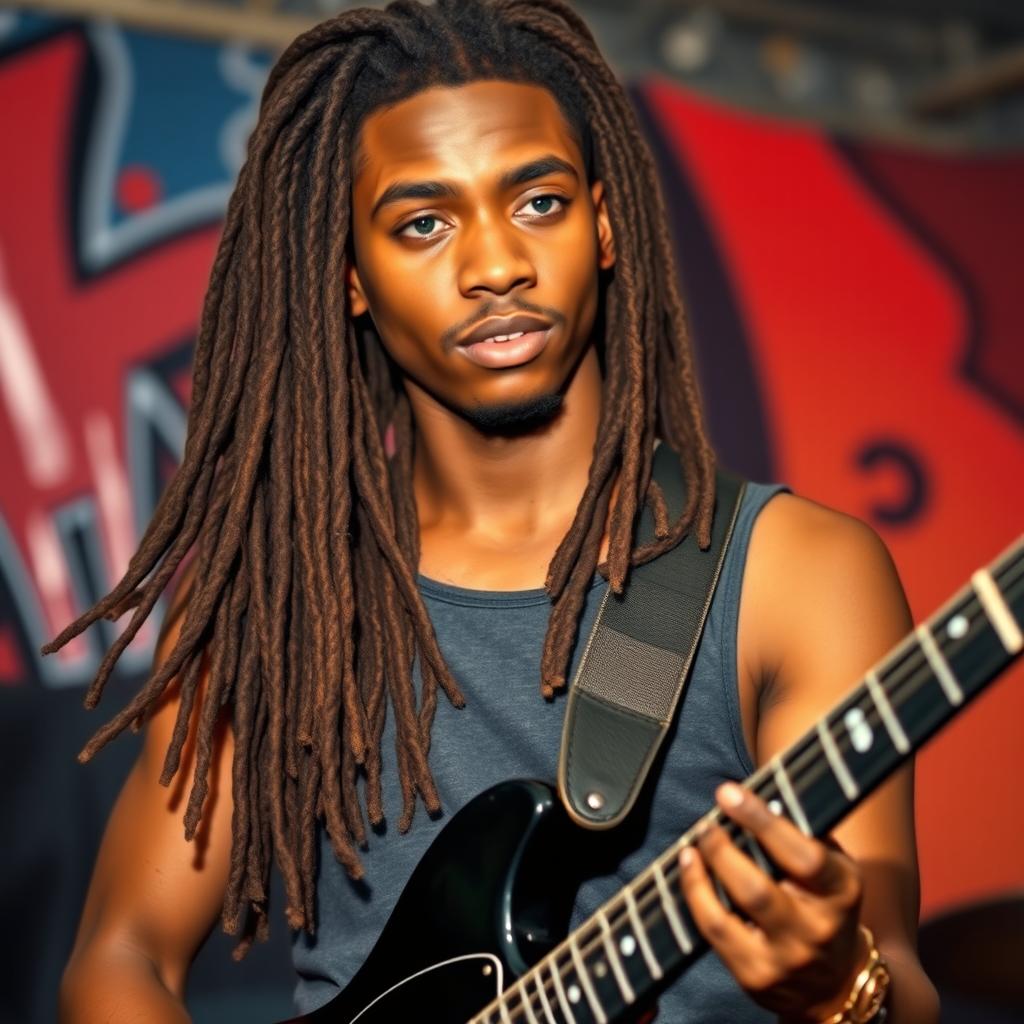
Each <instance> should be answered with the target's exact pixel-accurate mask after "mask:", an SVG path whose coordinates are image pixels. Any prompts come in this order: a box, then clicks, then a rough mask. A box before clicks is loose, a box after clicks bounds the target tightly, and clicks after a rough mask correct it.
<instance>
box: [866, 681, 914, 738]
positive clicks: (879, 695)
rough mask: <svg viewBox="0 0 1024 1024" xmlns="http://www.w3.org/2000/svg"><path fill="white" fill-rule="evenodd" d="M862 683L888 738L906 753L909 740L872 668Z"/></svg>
mask: <svg viewBox="0 0 1024 1024" xmlns="http://www.w3.org/2000/svg"><path fill="white" fill-rule="evenodd" d="M864 683H865V686H866V688H867V692H868V693H869V694H870V696H871V699H872V700H873V701H874V705H875V708H876V709H877V710H878V715H879V717H880V718H881V719H882V722H883V723H884V725H885V728H886V730H887V732H888V733H889V738H890V739H891V740H892V742H893V746H894V747H895V748H896V749H897V750H898V751H899V752H900V753H901V754H906V753H908V752H909V751H910V740H909V739H907V734H906V733H905V732H904V731H903V726H902V725H901V724H900V720H899V719H898V718H897V717H896V713H895V711H893V708H892V705H891V704H890V703H889V698H888V697H887V696H886V695H885V690H884V689H883V687H882V684H881V683H879V681H878V676H877V675H876V674H875V670H874V669H871V670H870V671H869V672H868V674H867V675H866V676H865V677H864Z"/></svg>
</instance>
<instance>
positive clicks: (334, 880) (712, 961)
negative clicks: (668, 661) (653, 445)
mask: <svg viewBox="0 0 1024 1024" xmlns="http://www.w3.org/2000/svg"><path fill="white" fill-rule="evenodd" d="M785 489H786V488H785V487H784V486H783V485H781V484H755V483H751V484H749V485H748V487H747V490H746V493H745V495H744V498H743V501H742V503H741V505H740V510H739V514H738V517H737V521H736V527H735V531H734V533H733V538H732V542H731V544H730V546H729V550H728V551H727V552H726V557H725V563H724V565H723V567H722V573H721V576H720V578H719V583H718V587H717V589H716V591H715V596H714V598H713V600H712V603H711V608H710V611H709V613H708V618H707V622H706V624H705V627H704V632H703V635H702V637H701V641H700V646H699V647H698V649H697V655H696V657H695V659H694V663H693V669H692V675H691V677H690V682H689V685H688V687H687V690H686V693H685V696H684V699H683V702H682V704H681V707H680V711H679V713H678V715H677V721H676V723H675V725H674V727H673V730H672V731H671V732H670V733H669V735H668V737H667V738H666V741H665V745H666V750H665V756H664V759H663V762H662V768H661V772H660V775H659V776H658V777H657V780H656V784H655V785H654V787H653V796H652V798H651V805H650V808H651V809H650V815H649V817H645V818H644V820H643V821H642V822H641V824H640V826H639V828H640V831H639V834H638V835H637V836H636V842H629V843H627V844H626V847H627V848H628V849H631V852H629V853H628V854H627V855H626V856H625V859H623V860H622V861H621V863H620V864H619V866H618V868H617V869H616V870H614V871H611V872H610V873H608V874H604V875H598V876H597V877H594V878H589V879H587V880H586V881H585V882H584V883H583V885H582V887H581V888H580V891H579V894H578V896H577V900H576V905H575V907H574V911H573V927H576V926H577V925H578V924H580V923H581V922H582V921H583V920H585V918H586V917H588V916H589V915H590V914H592V913H593V912H594V911H595V910H596V909H597V908H598V907H599V906H600V905H601V904H602V903H604V902H605V901H606V900H607V899H609V898H610V897H611V896H612V895H613V894H614V893H615V892H617V891H618V890H619V889H620V888H621V887H622V886H623V885H625V884H626V882H628V881H629V880H630V879H631V878H633V877H634V876H635V875H636V874H638V873H639V872H640V871H641V870H642V869H643V868H644V867H646V866H647V864H648V863H649V862H650V861H651V860H653V858H654V857H655V856H656V855H657V854H659V853H661V852H662V851H663V850H664V849H665V848H666V847H668V846H669V845H670V844H671V843H672V842H673V841H674V840H676V839H677V838H678V837H679V835H681V834H682V833H683V832H684V831H685V830H686V828H687V826H689V825H690V824H691V823H692V822H693V821H695V820H696V819H697V818H698V817H700V815H701V814H703V813H704V812H705V811H706V810H707V809H708V808H709V807H710V806H711V804H712V803H713V801H714V791H715V787H716V786H718V784H719V783H721V782H723V781H725V780H726V779H741V778H745V777H746V776H747V775H749V774H751V773H752V772H753V771H754V767H755V766H754V764H753V761H752V759H751V755H750V752H749V751H748V749H747V745H746V740H745V738H744V735H743V726H742V721H741V718H740V708H739V693H738V685H737V679H736V625H737V619H738V612H739V598H740V585H741V583H742V578H743V567H744V564H745V562H746V555H747V545H748V542H749V539H750V532H751V528H752V527H753V524H754V520H755V518H756V516H757V514H758V513H759V512H760V510H761V509H762V508H763V507H764V505H765V504H766V502H767V501H768V500H769V499H770V498H771V497H772V496H773V495H775V494H777V493H778V492H779V491H781V490H785ZM419 585H420V590H421V593H422V594H423V597H424V600H425V601H426V605H427V610H428V611H429V613H430V617H431V619H432V621H433V623H434V629H435V630H436V633H437V639H438V642H439V643H440V646H441V651H442V652H443V654H444V656H445V658H446V659H447V662H448V665H449V666H450V667H451V670H452V672H453V673H454V675H455V678H456V679H457V680H458V684H459V687H460V688H461V689H462V692H463V694H464V695H465V697H466V707H465V708H463V709H462V710H456V709H454V708H453V707H451V705H450V704H449V703H448V702H447V700H446V699H445V697H444V695H443V694H441V695H440V696H439V698H438V702H437V715H436V718H435V720H434V727H433V732H432V741H431V749H430V765H431V768H432V770H433V774H434V779H435V781H436V783H437V789H438V793H439V795H440V798H441V806H442V808H443V809H444V812H445V813H444V814H442V815H441V817H440V818H438V819H437V820H434V821H432V820H431V819H430V817H429V816H428V815H427V814H426V812H425V811H424V810H423V807H422V805H420V806H419V807H418V808H417V812H416V817H415V819H414V821H413V824H412V828H411V829H410V830H409V832H408V833H406V834H405V835H400V834H399V833H398V830H397V828H396V827H395V825H394V824H393V823H394V822H395V820H396V818H397V815H398V813H399V811H400V809H401V806H402V801H401V793H400V790H399V788H398V777H397V769H396V768H395V767H394V765H393V764H392V763H391V762H390V761H389V755H391V752H392V751H393V750H394V742H395V737H394V727H393V721H392V718H391V716H389V718H388V722H387V726H386V728H385V733H384V737H383V741H382V744H383V745H382V748H381V749H382V751H383V752H384V767H383V780H382V781H383V788H384V794H383V795H384V809H385V813H386V814H388V816H389V821H390V823H391V824H390V825H389V827H388V828H387V829H386V831H385V833H384V834H383V835H378V834H376V833H374V832H372V831H371V832H370V833H369V849H368V850H366V851H364V852H363V853H362V859H363V865H364V867H365V869H366V875H365V883H366V884H365V886H363V885H362V884H361V883H360V885H359V886H357V885H355V884H353V883H351V882H350V881H349V879H348V878H347V876H346V874H345V871H344V869H343V868H342V867H341V865H340V864H338V862H337V861H336V860H335V858H334V854H333V852H332V850H331V847H330V843H329V840H328V838H327V837H326V835H324V834H321V842H320V858H319V869H318V872H319V873H318V879H317V933H316V935H315V936H314V937H313V938H310V937H309V936H308V935H307V934H306V933H305V932H294V933H293V935H292V959H293V963H294V965H295V969H296V971H297V972H298V976H299V981H298V984H297V987H296V990H295V1005H296V1009H297V1011H298V1012H299V1013H308V1012H309V1011H310V1010H313V1009H316V1008H317V1007H319V1006H322V1005H323V1004H324V1003H327V1002H328V1001H330V999H332V998H333V997H334V996H335V995H337V993H338V992H339V991H340V990H341V989H342V988H344V987H345V985H346V984H347V982H348V981H349V979H350V978H351V977H352V976H353V975H354V974H355V972H356V971H357V970H358V968H359V966H360V965H361V964H362V962H363V960H364V959H365V958H366V957H367V955H368V954H369V952H370V950H371V949H372V948H373V945H374V943H375V942H376V940H377V937H378V936H379V934H380V932H381V930H382V929H383V927H384V924H385V923H386V921H387V919H388V916H389V915H390V913H391V911H392V909H393V908H394V906H395V903H396V902H397V900H398V897H399V895H400V894H401V892H402V889H403V887H404V886H405V883H406V882H407V881H408V879H409V876H410V875H411V874H412V871H413V869H414V867H415V866H416V864H417V862H418V861H419V859H420V857H421V856H422V854H423V852H424V851H425V850H426V848H427V846H428V845H429V844H430V842H431V840H432V839H433V838H434V837H435V836H436V835H437V834H438V832H440V831H441V829H442V828H443V827H444V825H445V823H446V822H447V821H448V820H449V818H450V816H451V815H452V814H453V813H454V812H455V811H457V810H458V809H459V808H460V807H462V806H463V804H465V803H466V802H468V801H469V800H470V799H471V798H472V797H474V796H476V795H477V794H478V793H480V792H482V791H483V790H485V789H488V788H489V787H490V786H493V785H495V784H496V783H498V782H502V781H503V780H505V779H509V778H539V779H547V780H549V781H551V782H554V780H555V777H556V766H557V762H558V750H559V743H560V741H561V733H562V717H563V715H564V713H565V699H564V697H559V698H557V699H556V700H555V701H553V702H551V703H549V702H547V701H545V700H544V699H543V698H542V697H541V695H540V687H539V669H540V655H541V645H542V643H543V640H544V634H545V632H546V629H547V622H548V613H549V610H550V603H549V601H548V598H547V595H546V594H545V592H544V591H543V590H519V591H506V592H492V591H482V590H467V589H463V588H462V587H453V586H449V585H447V584H442V583H438V582H436V581H434V580H429V579H426V578H425V577H420V580H419ZM606 585H607V584H606V583H605V581H604V580H603V579H601V578H600V577H597V578H596V579H595V580H594V583H593V584H592V586H591V589H590V592H589V594H588V597H587V602H586V606H585V610H584V614H583V618H582V621H581V625H580V633H579V642H578V643H577V645H576V652H575V656H574V665H573V671H575V663H576V661H577V660H578V659H579V657H580V655H581V654H582V650H583V647H584V646H585V640H586V637H587V636H588V635H589V633H590V629H591V627H592V625H593V623H594V618H595V616H596V614H597V609H598V606H599V604H600V601H601V597H602V595H603V592H604V588H605V587H606ZM570 678H571V676H570ZM634 817H638V816H636V815H631V819H632V818H634ZM621 827H622V828H623V829H627V828H629V827H630V822H629V821H627V822H626V823H625V824H624V825H623V826H621ZM634 847H635V848H634ZM658 1019H659V1022H662V1021H663V1022H666V1024H677V1022H682V1021H695V1022H696V1021H699V1022H701V1024H746V1022H750V1024H761V1022H765V1024H767V1022H769V1021H772V1020H774V1019H775V1018H774V1016H773V1015H772V1014H769V1013H767V1012H766V1011H764V1010H762V1009H760V1008H759V1007H758V1006H756V1005H755V1004H754V1003H753V1002H752V1001H751V1000H750V999H749V998H748V997H747V996H746V995H745V993H744V992H743V991H742V990H741V989H740V988H739V986H738V985H737V983H736V982H735V981H734V980H733V978H732V975H731V974H729V972H728V971H727V970H726V968H725V967H724V966H723V964H722V963H721V961H720V960H719V959H718V958H717V956H715V954H714V953H713V952H711V953H707V954H706V955H705V956H703V957H701V958H700V959H699V960H697V961H696V963H695V964H694V965H693V966H692V967H691V968H690V969H689V970H688V971H687V972H686V973H685V974H684V975H683V976H682V977H681V978H680V979H679V980H678V981H677V982H676V983H675V985H673V986H672V987H671V988H670V989H669V990H668V991H667V992H666V993H665V994H664V995H663V996H662V998H661V1001H660V1010H659V1016H658Z"/></svg>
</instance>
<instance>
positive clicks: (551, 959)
mask: <svg viewBox="0 0 1024 1024" xmlns="http://www.w3.org/2000/svg"><path fill="white" fill-rule="evenodd" d="M1019 567H1020V568H1021V571H1020V572H1017V571H1012V572H1007V569H1006V567H1004V570H1003V573H1001V575H1007V576H1008V577H1009V578H1008V579H1007V580H1006V584H1008V585H1002V586H1001V589H1002V590H1003V593H1004V594H1005V595H1007V596H1008V597H1010V591H1011V590H1013V589H1014V585H1015V584H1016V583H1017V582H1019V581H1020V579H1021V577H1022V576H1024V558H1022V559H1021V561H1020V563H1019ZM1009 568H1010V569H1011V570H1016V569H1018V563H1015V564H1013V565H1012V566H1010V567H1009ZM965 590H967V591H968V592H967V596H966V597H964V598H961V599H960V601H959V602H957V599H956V598H954V601H953V603H952V606H951V608H950V609H949V611H948V617H949V618H951V617H952V616H953V615H954V614H957V613H958V612H959V613H960V614H964V613H965V612H968V610H970V621H972V622H974V623H979V622H980V623H981V626H980V629H974V630H969V632H968V633H967V634H965V635H964V636H962V637H959V638H957V640H959V641H962V642H961V643H959V644H958V645H957V646H960V647H962V646H966V645H967V643H968V642H969V641H970V640H971V639H972V638H975V637H977V635H978V633H979V632H981V631H983V630H984V629H985V628H990V627H989V623H988V620H987V617H986V616H985V614H984V609H983V607H982V606H981V604H980V602H978V600H977V595H976V594H975V593H974V591H973V589H972V588H971V589H968V588H965ZM1016 596H1017V594H1016V593H1014V594H1013V596H1012V597H1010V600H1011V601H1013V600H1015V599H1016ZM977 613H982V614H977ZM942 614H944V612H942V611H940V612H938V613H936V615H934V616H932V618H933V619H934V618H937V617H939V616H940V615H942ZM947 621H948V619H947ZM912 636H913V634H909V635H908V638H907V639H909V638H911V637H912ZM904 642H907V641H906V640H905V641H904ZM951 646H952V645H951ZM899 653H901V654H904V655H907V656H908V657H904V659H903V661H901V662H898V663H897V665H896V666H893V670H895V669H896V668H900V669H904V670H906V669H907V666H908V662H909V661H910V660H911V659H912V658H913V656H914V655H915V654H920V653H921V651H920V648H919V647H918V646H917V645H913V646H908V648H907V649H906V650H905V651H900V652H899ZM921 668H925V669H926V672H925V674H924V676H923V677H922V675H921V674H920V672H919V671H918V670H920V669H921ZM930 681H932V682H933V681H934V673H933V672H932V670H931V666H930V663H929V662H928V660H927V658H926V657H924V658H922V660H921V661H918V662H917V663H915V664H913V665H911V666H910V667H909V671H905V674H904V675H903V677H902V678H898V679H892V678H887V679H886V681H885V682H886V686H887V687H891V689H890V695H891V696H892V697H893V698H894V700H895V701H896V703H897V704H899V703H901V702H903V701H905V700H906V699H908V697H909V695H910V694H912V693H913V692H916V691H917V690H919V689H920V687H921V685H923V684H924V683H927V682H930ZM907 683H911V684H913V685H911V686H910V687H909V690H908V687H907V685H906V684H907ZM858 689H860V688H858ZM897 691H903V692H902V695H898V693H897ZM873 704H874V702H873V701H872V702H871V705H872V706H873ZM876 724H877V725H879V726H880V725H882V724H883V723H882V722H881V720H880V717H879V719H878V720H877V722H876ZM803 739H805V740H807V739H809V740H810V741H811V742H810V743H809V744H808V748H811V747H813V746H814V745H815V743H814V741H813V733H810V734H805V737H803ZM800 743H801V741H800V740H798V741H797V744H796V745H799V744H800ZM790 749H793V748H790ZM806 753H807V751H806V750H801V751H800V755H802V756H803V757H804V760H806ZM907 756H908V757H909V756H911V755H909V754H908V755H907ZM795 759H796V755H795V756H794V760H795ZM823 761H824V759H823V758H822V757H821V755H820V754H814V755H812V763H811V765H810V769H811V771H810V772H809V771H808V770H807V769H804V770H802V772H801V773H800V775H796V774H794V775H792V776H791V778H792V779H793V781H794V783H795V785H796V786H797V787H798V788H802V787H803V785H804V783H805V780H806V779H807V777H808V775H809V774H813V775H814V777H815V778H818V777H820V776H821V775H822V774H824V773H825V772H831V769H830V768H829V767H828V766H827V765H823V764H822V762H823ZM770 767H771V766H770V765H766V766H762V768H761V769H759V770H758V771H757V772H755V773H754V774H753V775H752V776H751V777H750V779H748V780H747V785H748V786H749V787H750V788H754V780H755V779H756V778H757V777H758V776H759V775H764V776H765V777H766V778H767V776H768V775H770V774H771V771H770ZM765 769H768V771H766V770H765ZM816 769H820V770H816ZM769 781H771V780H769ZM756 785H760V781H759V782H758V783H756ZM776 795H778V794H776ZM721 817H722V814H721V811H720V809H719V808H717V807H714V808H712V809H711V810H710V811H709V812H708V813H707V814H705V815H704V816H703V818H701V819H700V820H699V821H698V822H697V824H696V825H694V826H693V827H692V828H691V829H690V830H688V832H687V833H686V834H685V835H684V836H683V837H682V838H681V839H680V840H678V841H677V843H676V844H674V847H675V848H676V849H675V850H673V847H670V848H669V850H668V851H667V852H665V853H663V854H661V855H660V856H659V857H656V858H654V860H653V861H652V862H651V864H650V865H648V867H647V868H645V869H644V870H643V871H641V872H640V874H638V875H637V876H636V878H634V879H633V881H632V882H630V883H629V887H630V888H631V889H633V890H634V892H636V891H637V888H638V885H640V884H641V883H642V884H643V885H645V886H647V888H645V889H644V891H643V892H642V893H640V894H639V896H638V899H637V904H638V906H637V909H638V912H639V914H640V919H641V925H642V926H643V927H644V929H645V930H648V929H647V920H648V917H647V915H646V912H647V911H648V910H651V909H653V910H654V914H653V915H651V918H650V919H651V920H653V921H654V922H655V923H658V921H659V920H660V917H659V914H658V911H659V910H660V909H663V908H662V900H661V895H660V893H659V892H658V891H657V886H656V883H655V882H654V880H653V874H654V867H655V865H656V864H658V863H659V862H662V861H668V862H669V863H668V865H667V867H666V866H664V865H662V869H661V870H662V872H663V874H664V875H665V878H666V881H667V882H673V883H674V882H675V881H676V879H677V877H678V850H680V849H682V847H683V846H684V845H688V844H689V843H692V839H691V838H690V837H691V836H693V835H694V833H696V832H697V831H698V830H699V828H701V827H703V826H705V825H706V823H707V822H708V820H709V819H712V820H714V819H719V820H720V819H721ZM724 824H725V825H726V826H728V825H729V824H730V822H729V821H728V820H726V821H725V823H724ZM646 876H651V877H649V878H648V877H646ZM648 897H650V898H648ZM621 901H622V897H621V895H619V894H617V895H616V896H614V897H612V899H611V900H609V901H608V902H607V903H606V904H605V905H604V906H603V907H602V908H600V909H601V910H605V908H607V907H611V906H612V905H613V904H616V903H619V902H621ZM594 917H596V912H595V914H594V915H592V916H591V917H590V918H589V919H588V921H587V922H585V923H584V924H583V925H581V926H580V927H579V928H578V929H576V930H575V931H574V932H573V933H572V934H573V935H575V936H578V937H579V940H583V941H585V944H584V945H582V946H581V945H580V944H579V940H578V941H577V949H578V950H579V952H580V955H581V957H583V959H584V960H586V958H587V957H588V956H589V955H590V954H591V953H592V952H594V951H595V950H597V949H599V948H600V947H601V946H602V945H603V943H602V940H601V937H600V928H599V926H595V925H592V924H591V922H592V921H593V920H594ZM606 919H607V920H608V922H609V925H610V926H611V928H612V930H613V931H614V930H615V929H616V927H617V926H618V925H619V924H621V923H624V922H625V921H626V920H628V912H626V911H625V909H624V908H623V907H617V908H616V909H615V910H614V911H613V912H612V913H610V914H609V913H607V911H606ZM588 925H590V927H589V929H588ZM595 929H596V933H595ZM585 930H589V931H590V932H591V934H590V935H589V937H588V936H586V935H585ZM567 942H568V939H567V940H566V942H564V943H562V944H561V945H560V946H559V947H557V948H556V949H554V950H552V951H551V952H550V953H549V954H547V955H546V956H545V957H543V958H542V959H541V961H539V962H538V964H536V965H534V967H532V968H531V969H530V971H528V972H526V973H525V974H524V975H523V977H522V979H520V980H521V981H522V982H524V983H525V982H526V981H527V980H529V979H530V977H531V975H533V974H534V973H535V972H540V969H541V968H542V967H543V966H544V964H546V963H547V964H549V967H550V966H553V967H554V968H557V969H558V971H559V973H560V974H564V968H566V967H569V966H573V964H572V957H571V955H570V956H569V957H568V958H567V959H566V960H565V961H563V962H561V963H560V962H559V961H558V956H559V955H560V953H561V952H562V945H566V943H567ZM541 980H542V975H541ZM543 984H544V987H545V990H546V989H547V986H548V983H547V982H543ZM518 989H519V983H517V984H516V985H515V986H513V987H512V988H510V989H509V990H507V992H506V993H505V994H503V996H502V997H499V998H504V999H505V1000H506V1009H507V1010H508V1011H509V1012H510V1013H512V1014H516V1015H518V1014H523V1015H524V1016H525V1010H524V1009H523V1000H522V996H521V994H520V992H519V991H518ZM509 996H513V997H514V998H516V999H517V1000H518V1001H517V1002H516V1003H512V1004H510V1003H509V1002H508V998H509ZM527 1001H528V1002H529V1003H530V1005H531V1007H532V1006H533V998H532V997H529V998H528V1000H527ZM491 1005H497V1000H495V1001H494V1003H493V1004H491ZM484 1019H485V1020H486V1017H485V1018H484ZM513 1019H515V1018H514V1017H513Z"/></svg>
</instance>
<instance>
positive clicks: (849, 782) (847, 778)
mask: <svg viewBox="0 0 1024 1024" xmlns="http://www.w3.org/2000/svg"><path fill="white" fill-rule="evenodd" d="M817 730H818V735H819V736H820V737H821V746H822V749H823V750H824V751H825V756H826V757H827V758H828V760H829V763H830V764H831V765H832V772H833V774H834V775H835V777H836V778H837V779H838V780H839V785H840V786H841V787H842V790H843V792H844V793H845V794H846V799H847V800H856V799H857V795H858V794H859V793H860V787H859V786H858V785H857V783H856V782H855V781H854V778H853V776H852V775H851V774H850V769H849V768H847V767H846V762H845V761H844V760H843V755H842V754H841V753H840V752H839V747H838V746H836V741H835V740H834V739H833V737H832V731H831V728H830V726H829V725H828V724H827V722H826V720H825V719H821V718H819V719H818V723H817Z"/></svg>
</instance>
